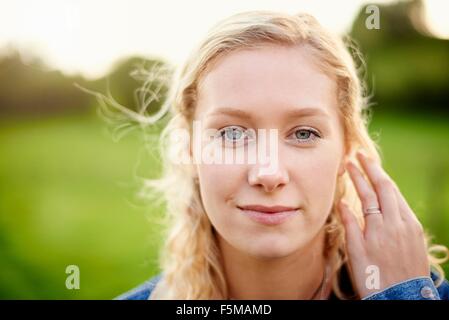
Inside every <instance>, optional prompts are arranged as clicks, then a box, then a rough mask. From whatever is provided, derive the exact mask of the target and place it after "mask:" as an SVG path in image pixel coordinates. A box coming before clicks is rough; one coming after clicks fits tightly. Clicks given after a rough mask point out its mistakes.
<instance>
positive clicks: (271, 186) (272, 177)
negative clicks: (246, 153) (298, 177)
mask: <svg viewBox="0 0 449 320" xmlns="http://www.w3.org/2000/svg"><path fill="white" fill-rule="evenodd" d="M262 169H263V168H262V167H260V166H259V165H255V166H253V167H251V169H250V170H249V172H248V182H249V184H250V185H251V186H255V187H260V188H264V190H265V192H267V193H268V192H273V191H274V190H276V189H277V188H281V187H282V186H284V185H286V184H287V183H288V182H289V181H290V178H289V175H288V172H287V170H285V169H284V168H282V167H281V166H276V169H275V170H274V171H273V172H268V173H267V171H266V170H265V171H264V170H262Z"/></svg>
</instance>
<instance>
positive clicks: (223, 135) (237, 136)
mask: <svg viewBox="0 0 449 320" xmlns="http://www.w3.org/2000/svg"><path fill="white" fill-rule="evenodd" d="M218 138H220V139H222V140H224V142H225V144H229V143H230V144H233V145H237V144H241V143H244V142H245V141H247V140H250V139H251V134H249V133H248V130H246V129H244V128H242V127H239V126H229V127H225V128H223V129H221V130H219V131H218Z"/></svg>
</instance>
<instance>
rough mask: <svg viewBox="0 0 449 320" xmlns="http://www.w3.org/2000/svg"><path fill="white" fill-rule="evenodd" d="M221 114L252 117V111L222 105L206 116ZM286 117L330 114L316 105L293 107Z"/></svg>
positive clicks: (244, 117) (285, 114)
mask: <svg viewBox="0 0 449 320" xmlns="http://www.w3.org/2000/svg"><path fill="white" fill-rule="evenodd" d="M220 115H228V116H232V117H238V118H243V119H252V116H251V114H250V113H248V112H246V111H244V110H242V109H237V108H231V107H222V108H218V109H215V110H214V111H212V112H210V113H208V114H206V117H213V116H220ZM284 116H285V117H286V118H302V117H312V116H321V117H325V118H330V116H329V114H328V113H327V112H326V111H324V110H322V109H320V108H314V107H305V108H292V109H290V110H288V111H286V112H285V113H284Z"/></svg>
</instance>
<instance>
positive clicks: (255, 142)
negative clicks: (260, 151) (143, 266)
mask: <svg viewBox="0 0 449 320" xmlns="http://www.w3.org/2000/svg"><path fill="white" fill-rule="evenodd" d="M336 90H337V88H336V81H335V79H332V78H330V77H328V76H326V75H325V74H324V73H323V72H321V71H320V70H319V68H318V67H317V66H316V65H315V64H314V62H313V60H312V58H311V56H310V52H308V50H307V48H305V47H299V46H298V47H281V46H266V47H264V48H262V49H254V50H239V51H234V52H231V53H229V54H227V55H225V56H223V57H221V58H219V60H218V61H217V62H216V63H215V64H214V66H213V67H212V69H211V70H210V71H209V72H207V74H206V75H205V76H204V78H203V80H202V82H201V85H200V88H199V90H198V91H199V96H198V103H197V108H196V110H195V120H196V121H198V123H200V124H201V125H200V127H201V129H202V132H205V130H206V129H216V130H221V129H224V131H221V133H220V131H219V132H218V135H217V136H215V138H214V139H212V140H209V141H203V142H201V143H200V144H199V145H201V146H202V148H204V149H207V146H209V147H210V143H211V141H212V142H215V143H216V142H217V141H218V140H219V141H223V142H226V143H227V144H226V145H224V146H221V145H219V144H216V145H214V147H213V148H212V149H211V150H215V151H217V150H218V149H217V148H219V149H222V150H223V152H225V151H224V150H227V151H229V150H234V151H236V152H239V151H242V150H244V149H245V148H246V150H247V152H248V153H249V152H250V150H255V149H254V148H261V147H263V146H261V144H262V143H265V144H266V145H265V146H264V147H265V148H267V150H271V151H272V150H274V152H273V153H274V154H270V160H269V162H268V163H264V164H263V163H262V161H260V160H259V158H257V159H256V161H255V162H254V161H253V162H249V161H244V162H243V163H231V164H229V163H212V164H210V163H209V164H207V163H204V162H203V163H197V164H196V165H195V168H196V173H197V174H198V180H199V185H200V192H201V198H202V201H203V206H204V209H205V210H206V213H207V215H208V217H209V219H210V221H211V223H212V225H213V226H214V228H215V229H216V231H217V234H218V236H219V237H220V238H221V240H224V241H226V243H227V244H228V245H230V246H232V247H234V248H235V249H238V250H240V251H242V252H244V253H247V254H250V255H252V256H255V257H263V258H275V257H283V256H287V255H289V254H291V253H293V252H294V251H296V250H298V249H301V248H304V247H305V246H307V245H308V244H310V243H311V241H312V240H313V239H315V238H316V236H317V235H318V234H319V233H320V231H321V230H322V228H323V226H324V223H325V221H326V218H327V216H328V215H329V213H330V211H331V209H332V204H333V198H334V193H335V190H336V183H337V177H338V175H341V174H342V173H343V172H344V169H343V162H342V160H343V156H344V154H343V153H344V144H343V128H342V124H341V123H340V120H339V117H338V114H337V91H336ZM306 109H307V110H306ZM249 129H253V130H255V132H256V133H257V130H258V129H265V130H269V129H276V130H275V132H276V133H277V136H276V139H275V140H273V141H274V142H275V143H276V144H277V146H276V148H274V149H273V148H271V147H274V144H273V143H272V142H270V140H269V139H266V140H264V141H265V142H262V139H258V137H259V136H258V135H251V134H250V133H251V130H249ZM212 132H213V131H212ZM272 133H273V131H272ZM269 134H270V133H269V131H267V132H266V136H267V137H268V136H269ZM195 135H196V134H195V133H194V136H195ZM248 137H250V138H249V140H245V139H246V138H248ZM234 141H235V144H234V143H233V142H234ZM206 145H207V146H206ZM217 145H218V147H217ZM194 148H198V145H197V146H195V147H194ZM214 148H215V149H214ZM268 148H271V149H268ZM195 150H198V149H195ZM267 152H270V151H267ZM246 160H247V158H246ZM270 163H271V164H275V165H274V166H271V167H272V169H271V170H267V167H268V166H269V164H270ZM263 168H265V171H264V169H263ZM248 205H262V206H267V207H270V206H286V207H291V208H297V210H296V211H291V212H290V213H289V215H287V216H288V218H286V219H284V220H282V221H278V222H277V223H273V222H272V223H269V222H264V221H265V220H267V219H270V218H271V217H274V216H269V217H268V216H267V214H264V215H263V217H262V219H265V220H263V221H261V220H257V218H252V217H251V216H250V215H248V213H249V212H248V211H245V210H242V209H240V208H241V207H244V206H248ZM270 221H272V220H270Z"/></svg>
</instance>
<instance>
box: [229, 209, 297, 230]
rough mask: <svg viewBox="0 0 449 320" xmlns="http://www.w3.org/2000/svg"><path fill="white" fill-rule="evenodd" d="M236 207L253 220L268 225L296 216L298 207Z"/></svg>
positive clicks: (277, 223) (278, 223)
mask: <svg viewBox="0 0 449 320" xmlns="http://www.w3.org/2000/svg"><path fill="white" fill-rule="evenodd" d="M237 208H238V209H239V210H240V212H242V213H243V214H244V215H245V216H247V217H249V218H251V219H252V220H253V221H255V222H257V223H261V224H264V225H269V226H274V225H280V224H282V223H284V222H286V221H287V220H289V219H291V218H293V217H295V216H297V215H298V212H299V210H298V209H299V208H295V207H286V206H271V207H267V206H262V205H249V206H238V207H237Z"/></svg>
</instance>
